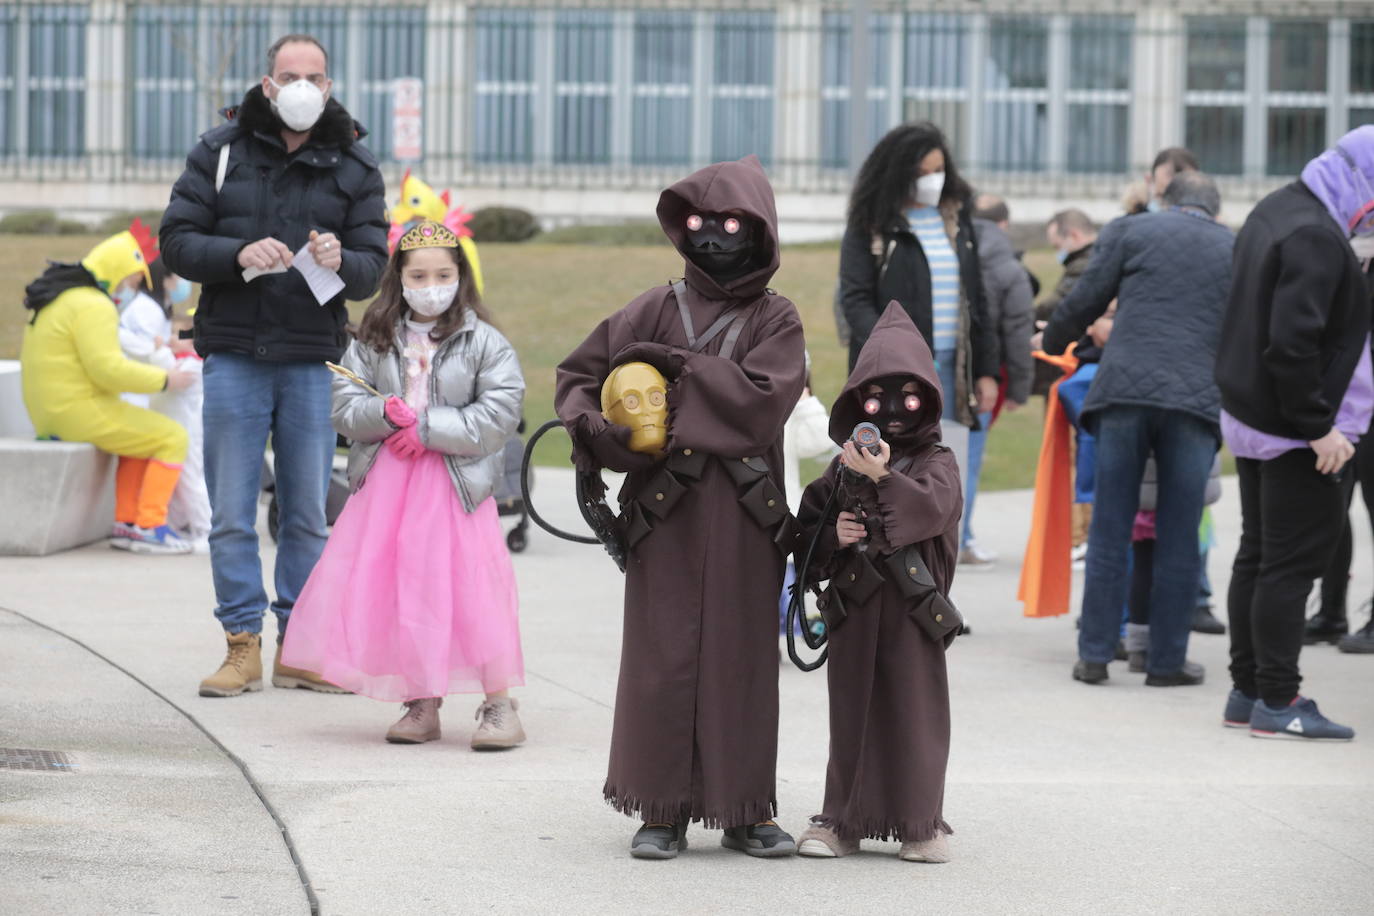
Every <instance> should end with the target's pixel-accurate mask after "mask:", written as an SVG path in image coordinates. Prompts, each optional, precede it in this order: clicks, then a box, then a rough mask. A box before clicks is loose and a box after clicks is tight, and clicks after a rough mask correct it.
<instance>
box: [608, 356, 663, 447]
mask: <svg viewBox="0 0 1374 916" xmlns="http://www.w3.org/2000/svg"><path fill="white" fill-rule="evenodd" d="M601 415H602V416H603V417H605V418H606V419H607V420H609V421H610V422H612V423H614V424H616V425H617V426H627V427H629V429H630V451H633V452H640V453H642V454H645V455H658V454H661V453H662V452H663V450H664V449H665V448H666V447H667V445H668V383H667V381H666V380H665V379H664V378H663V373H661V372H659V371H658V370H657V369H655V368H654V367H653V366H651V365H649V364H648V363H625V364H623V365H620V366H616V367H615V368H614V369H612V370H611V374H610V375H609V376H607V377H606V384H604V385H602V386H601Z"/></svg>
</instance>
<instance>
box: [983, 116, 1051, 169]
mask: <svg viewBox="0 0 1374 916" xmlns="http://www.w3.org/2000/svg"><path fill="white" fill-rule="evenodd" d="M983 124H984V127H983V130H984V147H985V150H984V154H983V164H984V166H985V167H986V168H988V169H993V170H996V171H1023V172H1025V171H1030V172H1038V171H1040V170H1042V169H1044V167H1045V141H1046V138H1047V137H1048V127H1049V103H1048V102H1020V101H1016V102H991V101H990V102H988V103H987V104H986V105H984V106H983Z"/></svg>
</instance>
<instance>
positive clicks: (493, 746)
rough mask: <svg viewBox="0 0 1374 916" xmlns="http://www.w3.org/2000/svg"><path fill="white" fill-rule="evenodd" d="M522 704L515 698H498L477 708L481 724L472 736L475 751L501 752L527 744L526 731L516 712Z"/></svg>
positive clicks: (477, 716) (477, 717)
mask: <svg viewBox="0 0 1374 916" xmlns="http://www.w3.org/2000/svg"><path fill="white" fill-rule="evenodd" d="M519 708H520V703H519V701H518V700H516V699H514V698H513V697H497V698H496V699H494V700H487V701H486V702H485V703H483V704H482V705H481V706H478V707H477V715H476V717H475V718H476V719H477V720H478V721H479V722H480V723H481V724H480V725H478V726H477V731H476V732H474V733H473V736H472V749H473V750H474V751H499V750H505V749H506V748H511V747H515V746H516V745H518V744H524V743H525V729H524V727H522V726H521V724H520V716H519V715H517V714H516V710H518V709H519Z"/></svg>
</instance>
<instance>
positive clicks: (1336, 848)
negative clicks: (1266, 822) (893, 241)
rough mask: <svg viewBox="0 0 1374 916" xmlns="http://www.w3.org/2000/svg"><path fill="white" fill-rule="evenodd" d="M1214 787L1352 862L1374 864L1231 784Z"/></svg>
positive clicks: (1366, 866) (1366, 864) (1368, 865)
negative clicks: (1282, 816)
mask: <svg viewBox="0 0 1374 916" xmlns="http://www.w3.org/2000/svg"><path fill="white" fill-rule="evenodd" d="M1212 787H1213V788H1214V789H1216V790H1217V791H1218V792H1220V793H1221V794H1222V795H1225V796H1226V797H1227V798H1229V799H1231V800H1232V801H1234V802H1237V803H1239V804H1242V805H1244V806H1245V807H1247V808H1249V809H1250V810H1251V811H1253V812H1255V813H1256V814H1259V815H1263V816H1264V817H1267V818H1269V819H1270V820H1272V821H1274V822H1276V823H1279V824H1282V825H1283V826H1285V827H1287V828H1288V829H1289V830H1291V831H1293V832H1294V833H1296V834H1298V835H1300V836H1303V837H1306V838H1307V839H1309V840H1311V841H1312V842H1314V843H1316V844H1317V845H1318V846H1322V847H1325V848H1326V849H1328V850H1330V851H1331V852H1334V853H1337V854H1338V855H1340V856H1341V857H1342V858H1346V859H1349V860H1350V861H1351V862H1354V863H1355V864H1356V865H1361V866H1364V867H1365V868H1369V867H1371V866H1374V862H1366V861H1364V860H1363V859H1357V858H1356V857H1355V856H1352V855H1351V854H1350V853H1349V852H1347V851H1346V850H1345V849H1342V848H1341V847H1339V846H1333V845H1331V844H1330V843H1328V842H1326V841H1325V840H1324V839H1322V838H1321V836H1319V835H1318V834H1315V833H1313V832H1312V831H1310V830H1304V829H1302V828H1301V827H1297V826H1294V825H1293V824H1290V823H1288V821H1286V820H1284V819H1283V818H1281V817H1279V816H1278V815H1277V814H1275V813H1274V812H1272V811H1266V810H1265V809H1263V808H1261V807H1259V806H1258V805H1256V804H1255V803H1254V802H1252V801H1250V799H1248V798H1246V797H1244V796H1243V795H1239V794H1237V793H1236V792H1234V791H1231V790H1230V787H1229V786H1221V785H1216V784H1213V786H1212Z"/></svg>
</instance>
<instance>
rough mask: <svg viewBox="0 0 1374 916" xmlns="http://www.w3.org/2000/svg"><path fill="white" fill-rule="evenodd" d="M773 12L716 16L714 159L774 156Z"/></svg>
mask: <svg viewBox="0 0 1374 916" xmlns="http://www.w3.org/2000/svg"><path fill="white" fill-rule="evenodd" d="M773 18H774V17H773V14H772V13H762V12H760V13H753V12H750V13H736V12H728V13H718V14H717V15H716V33H715V73H713V74H711V79H712V83H713V85H714V88H713V93H712V94H713V96H714V99H713V104H712V106H711V109H712V110H711V157H712V158H713V159H715V160H717V161H720V160H725V159H738V158H740V157H741V156H747V155H749V154H750V153H753V154H755V155H757V156H758V157H759V158H760V159H762V160H763V161H764V162H765V163H766V162H768V160H769V159H771V158H772V155H773V45H774V26H773Z"/></svg>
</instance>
